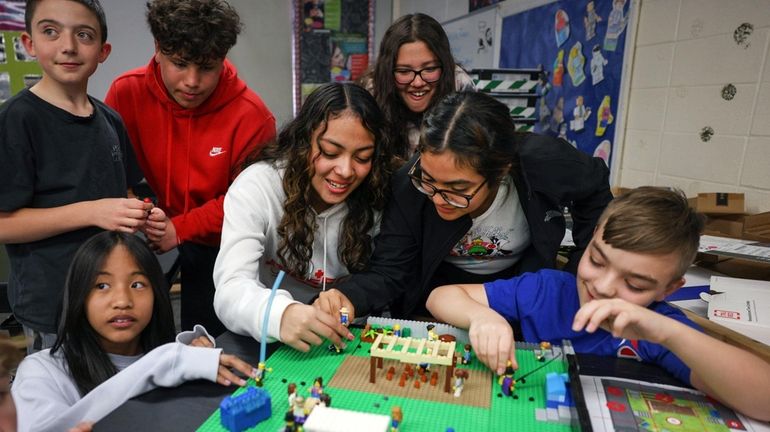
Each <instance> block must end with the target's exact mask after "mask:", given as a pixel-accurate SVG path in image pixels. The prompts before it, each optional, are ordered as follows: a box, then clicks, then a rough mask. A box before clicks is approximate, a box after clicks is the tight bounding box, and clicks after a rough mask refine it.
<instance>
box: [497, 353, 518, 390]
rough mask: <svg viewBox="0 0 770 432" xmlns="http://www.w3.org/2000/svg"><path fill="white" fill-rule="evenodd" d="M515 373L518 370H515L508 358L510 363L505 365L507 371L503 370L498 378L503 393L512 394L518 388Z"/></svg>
mask: <svg viewBox="0 0 770 432" xmlns="http://www.w3.org/2000/svg"><path fill="white" fill-rule="evenodd" d="M515 373H516V372H515V371H514V370H513V363H511V361H510V360H508V363H507V364H506V366H505V372H503V374H502V375H500V377H499V378H498V379H497V382H498V383H499V384H500V388H501V390H502V391H503V394H504V395H506V396H511V395H512V394H513V391H514V390H515V389H516V380H515V379H514V378H513V375H514V374H515Z"/></svg>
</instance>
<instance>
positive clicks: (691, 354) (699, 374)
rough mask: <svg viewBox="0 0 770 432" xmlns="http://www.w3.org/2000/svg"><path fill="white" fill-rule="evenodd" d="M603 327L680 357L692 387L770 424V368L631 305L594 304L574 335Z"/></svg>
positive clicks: (615, 301)
mask: <svg viewBox="0 0 770 432" xmlns="http://www.w3.org/2000/svg"><path fill="white" fill-rule="evenodd" d="M599 327H602V328H605V329H606V330H608V331H610V332H611V333H612V335H613V336H615V337H619V338H627V339H645V340H648V341H650V342H653V343H657V344H660V345H662V346H664V347H665V348H667V349H668V350H670V351H671V352H672V353H674V354H675V355H676V356H677V357H679V359H680V360H682V362H684V363H685V364H686V365H687V366H688V367H689V368H690V370H691V372H690V381H691V383H692V385H693V386H694V387H695V388H697V389H699V390H701V391H703V392H705V393H707V394H709V395H710V396H713V397H714V398H716V399H718V400H720V401H722V402H723V403H725V404H726V405H728V406H731V407H732V408H734V409H736V410H738V411H740V412H742V413H744V414H746V415H748V416H750V417H754V418H756V419H759V420H764V421H768V420H770V363H767V362H765V361H764V360H762V359H760V358H759V357H757V356H755V355H753V354H751V353H749V352H747V351H744V350H741V349H739V348H736V347H734V346H732V345H728V344H726V343H724V342H721V341H718V340H716V339H714V338H712V337H710V336H708V335H706V334H704V333H702V332H699V331H697V330H695V329H693V328H691V327H688V326H687V325H685V324H683V323H681V322H679V321H676V320H674V319H671V318H669V317H666V316H663V315H661V314H659V313H657V312H655V311H652V310H650V309H648V308H645V307H641V306H638V305H634V304H631V303H629V302H626V301H623V300H620V299H612V300H594V301H591V302H589V303H586V304H585V305H583V307H582V308H580V310H579V311H578V313H577V314H576V315H575V320H574V323H573V330H575V331H580V330H581V329H583V328H585V329H586V331H588V332H594V331H596V329H597V328H599Z"/></svg>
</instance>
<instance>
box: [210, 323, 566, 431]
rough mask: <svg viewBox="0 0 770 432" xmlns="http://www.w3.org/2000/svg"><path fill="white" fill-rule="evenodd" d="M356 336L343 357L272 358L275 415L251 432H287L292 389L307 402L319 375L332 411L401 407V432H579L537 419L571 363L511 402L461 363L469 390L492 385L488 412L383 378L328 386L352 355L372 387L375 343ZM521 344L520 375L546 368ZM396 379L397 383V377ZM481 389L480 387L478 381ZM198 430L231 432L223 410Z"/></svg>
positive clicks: (320, 352) (526, 385)
mask: <svg viewBox="0 0 770 432" xmlns="http://www.w3.org/2000/svg"><path fill="white" fill-rule="evenodd" d="M351 331H352V333H353V334H354V335H355V336H356V339H355V340H354V341H351V342H349V343H348V345H347V348H346V349H345V350H344V351H342V352H341V353H339V354H338V353H336V352H334V351H333V350H332V351H329V349H328V345H321V346H317V347H314V348H313V349H311V350H310V352H307V353H303V352H300V351H296V350H294V349H292V348H290V347H288V346H283V347H281V348H279V349H278V350H277V351H276V352H275V353H274V354H273V355H272V356H270V357H269V358H268V359H267V361H266V362H265V363H266V366H267V368H268V369H272V371H269V372H267V373H266V374H265V379H264V383H263V387H262V388H263V389H265V390H267V391H268V392H269V393H270V397H271V405H272V416H271V417H270V418H269V419H267V420H265V421H264V422H262V423H260V424H258V425H257V426H256V427H254V428H251V429H248V430H250V431H271V432H275V431H279V430H283V427H284V425H285V420H284V416H285V413H286V412H287V411H288V410H289V400H288V393H287V386H288V384H289V383H295V384H296V385H297V395H302V396H304V397H307V396H309V395H310V388H311V387H312V385H313V381H314V379H315V378H316V377H319V376H320V377H322V378H323V382H324V384H325V385H324V392H325V393H327V394H328V395H330V397H331V407H333V408H341V409H347V410H352V411H361V412H368V413H374V414H381V415H385V416H390V413H391V408H392V407H394V406H399V407H401V410H402V412H403V421H402V422H401V425H400V427H399V429H398V430H399V432H418V431H419V432H432V431H435V432H445V431H446V430H447V429H448V428H453V429H454V430H455V431H456V432H465V431H495V432H496V431H504V430H505V431H507V430H522V431H534V430H537V431H545V432H548V431H570V430H579V428H578V427H577V426H576V425H572V426H570V425H566V424H558V423H546V422H542V421H537V420H536V419H535V409H536V408H544V407H545V406H546V397H545V376H546V374H547V373H548V372H557V373H564V372H567V361H566V360H565V359H564V357H563V356H561V358H559V359H557V360H556V361H553V362H550V363H549V364H547V365H545V367H543V368H542V369H541V370H539V371H537V372H536V373H534V374H532V375H530V376H528V377H527V378H526V380H525V381H524V382H517V384H516V388H515V392H514V395H513V396H512V397H510V396H504V395H503V394H502V392H501V390H500V386H499V385H498V384H497V377H496V376H493V374H491V373H490V372H489V369H488V368H487V367H486V366H484V365H483V364H482V363H481V362H480V361H478V359H477V358H476V357H475V355H474V356H473V357H472V359H471V361H470V363H469V364H467V365H463V364H461V363H460V361H459V359H458V362H457V366H456V367H457V368H459V369H467V370H468V371H469V374H470V378H469V380H468V381H467V382H466V386H469V385H471V384H472V383H473V380H474V377H475V378H476V379H477V380H481V381H482V385H484V386H488V389H489V390H488V392H489V396H490V397H489V402H490V403H489V408H480V407H474V406H468V405H464V404H463V396H465V393H463V395H461V396H460V397H459V398H458V399H457V400H456V401H452V402H453V403H447V402H437V401H429V400H424V399H418V398H415V397H403V396H395V395H392V394H386V393H385V392H383V391H382V388H385V387H387V386H388V385H393V384H392V383H385V381H384V378H382V377H378V378H377V384H371V391H354V390H349V389H345V388H340V387H335V386H334V385H333V383H332V384H330V385H327V384H329V383H331V382H332V380H333V378H334V376H335V375H336V374H337V373H338V370H339V368H340V367H341V366H342V365H343V362H345V359H346V358H348V357H350V356H358V357H366V360H365V361H366V363H365V364H366V365H367V367H365V368H361V369H360V370H357V371H354V372H356V373H358V374H361V375H362V376H365V377H367V383H368V376H369V367H368V365H369V351H370V348H371V345H372V344H371V343H368V342H361V341H360V339H359V335H360V333H361V330H360V329H357V328H351ZM516 345H517V346H516V348H517V349H516V360H517V361H518V364H519V369H518V370H519V372H517V376H518V375H520V374H524V373H527V372H529V371H531V370H534V369H535V368H538V367H540V366H542V365H543V362H542V361H539V360H538V359H537V357H536V355H535V353H536V352H535V348H536V347H535V346H534V345H532V344H520V343H517V344H516ZM456 352H457V355H458V356H460V358H461V356H462V352H463V347H462V344H458V345H457V346H456ZM391 365H395V367H396V368H397V369H398V368H399V366H398V363H397V362H396V361H393V360H390V361H389V360H386V361H385V365H384V366H385V367H384V368H383V370H382V371H381V372H379V373H381V374H383V375H382V376H384V373H385V372H384V371H385V370H387V369H388V368H389V366H391ZM412 366H414V365H412ZM401 367H403V366H401ZM345 372H349V371H345ZM393 379H394V380H395V381H397V380H398V375H396V377H395V378H393ZM413 382H414V378H413V379H412V380H410V381H408V382H407V383H406V385H407V386H413ZM382 383H384V384H382ZM380 384H382V385H380ZM443 384H444V376H443V375H442V374H441V373H439V380H438V385H436V386H431V385H429V383H424V384H422V385H421V389H420V390H411V391H423V392H426V393H429V392H435V393H442V392H443ZM253 385H255V383H254V381H253V380H249V382H248V386H253ZM476 385H478V382H477V383H476ZM244 391H245V388H240V389H238V390H237V391H235V392H234V393H233V394H234V395H237V394H240V393H242V392H244ZM198 431H203V432H215V431H216V432H220V431H226V429H225V428H224V427H222V425H221V423H220V414H219V410H218V409H217V411H215V412H214V413H213V414H212V415H211V416H210V417H209V418H208V419H207V420H206V422H205V423H203V424H202V425H201V426H200V428H198Z"/></svg>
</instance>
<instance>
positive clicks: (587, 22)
mask: <svg viewBox="0 0 770 432" xmlns="http://www.w3.org/2000/svg"><path fill="white" fill-rule="evenodd" d="M601 21H602V17H600V16H599V14H598V13H596V7H595V6H594V2H593V1H589V2H588V4H587V5H586V16H585V17H583V26H584V27H585V28H586V40H587V41H589V40H591V39H593V38H594V36H596V23H598V22H601Z"/></svg>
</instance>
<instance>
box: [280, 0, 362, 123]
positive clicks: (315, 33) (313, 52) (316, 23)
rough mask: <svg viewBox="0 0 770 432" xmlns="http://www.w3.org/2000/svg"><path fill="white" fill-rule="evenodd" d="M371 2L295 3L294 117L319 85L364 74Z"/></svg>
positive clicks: (330, 0)
mask: <svg viewBox="0 0 770 432" xmlns="http://www.w3.org/2000/svg"><path fill="white" fill-rule="evenodd" d="M374 1H375V0H369V1H360V0H295V2H296V3H295V9H294V17H295V18H294V55H293V64H294V71H293V72H294V114H295V115H296V114H297V112H298V111H299V107H300V106H301V104H302V101H303V100H304V99H305V98H306V97H307V95H309V94H310V93H312V92H313V90H315V89H316V88H317V87H318V86H320V85H322V84H324V83H327V82H348V81H355V80H357V79H358V78H360V77H361V76H362V75H363V74H364V73H365V72H366V70H367V68H368V67H369V59H370V58H373V57H374V56H373V50H374V46H373V45H374Z"/></svg>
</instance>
